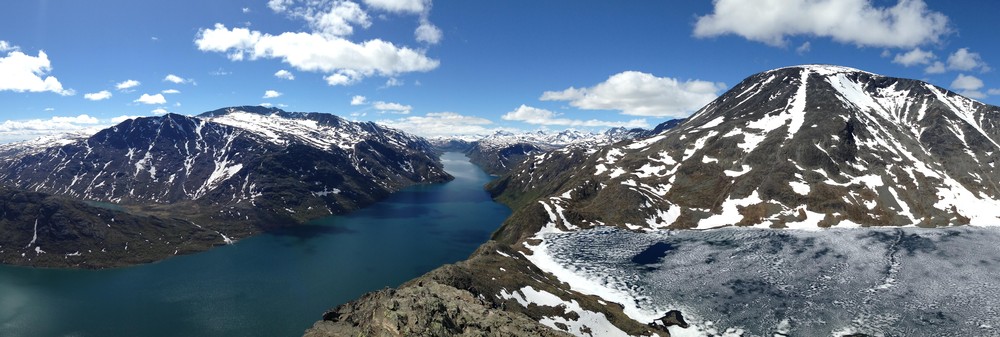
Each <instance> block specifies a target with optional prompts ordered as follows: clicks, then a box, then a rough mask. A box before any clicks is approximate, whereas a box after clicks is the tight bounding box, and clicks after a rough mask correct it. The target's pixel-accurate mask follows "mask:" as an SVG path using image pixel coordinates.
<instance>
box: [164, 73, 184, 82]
mask: <svg viewBox="0 0 1000 337" xmlns="http://www.w3.org/2000/svg"><path fill="white" fill-rule="evenodd" d="M163 81H164V82H171V83H174V84H184V83H187V82H189V81H190V80H188V79H186V78H183V77H180V76H177V75H174V74H168V75H167V77H164V78H163Z"/></svg>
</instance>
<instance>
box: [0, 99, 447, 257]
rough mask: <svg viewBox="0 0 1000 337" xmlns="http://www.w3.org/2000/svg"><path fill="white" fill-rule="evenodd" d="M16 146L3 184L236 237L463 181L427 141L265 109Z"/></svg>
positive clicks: (138, 123)
mask: <svg viewBox="0 0 1000 337" xmlns="http://www.w3.org/2000/svg"><path fill="white" fill-rule="evenodd" d="M12 148H16V149H20V150H17V151H8V152H5V153H7V154H8V155H7V156H3V157H0V179H2V181H4V182H5V184H6V185H7V186H9V187H11V188H14V189H17V190H24V191H33V192H42V193H46V194H52V195H58V196H64V197H70V198H74V199H77V200H84V201H96V202H108V203H114V204H118V205H122V206H126V207H130V208H134V209H140V208H141V209H142V210H143V212H153V213H158V214H169V215H170V216H174V217H181V218H184V219H185V220H190V221H194V222H197V223H200V224H201V225H203V226H205V227H212V226H229V225H233V224H239V226H238V228H240V229H239V232H240V235H230V236H235V237H242V236H246V235H249V234H252V233H254V232H256V231H259V230H260V228H266V227H270V226H279V225H288V224H293V223H297V222H302V221H306V220H310V219H314V218H318V217H321V216H325V215H329V214H340V213H344V212H347V211H351V210H354V209H357V208H359V207H363V206H365V205H368V204H370V203H372V202H375V201H377V200H379V199H382V198H384V197H386V196H388V195H389V194H390V193H392V192H394V191H396V190H398V189H401V188H403V187H406V186H409V185H413V184H417V183H427V182H441V181H446V180H448V179H451V176H450V175H448V174H447V173H446V172H444V169H443V167H442V165H441V163H440V162H439V161H438V159H437V156H436V155H435V154H434V152H433V149H432V147H431V145H430V144H429V143H427V142H426V141H425V140H423V139H422V138H419V137H415V136H412V135H409V134H406V133H403V132H400V131H397V130H394V129H389V128H386V127H382V126H379V125H377V124H374V123H359V122H351V121H347V120H344V119H342V118H340V117H337V116H334V115H331V114H324V113H296V112H285V111H282V110H279V109H271V108H263V107H233V108H225V109H220V110H216V111H212V112H207V113H205V114H202V115H200V116H198V117H189V116H182V115H176V114H167V115H163V116H157V117H147V118H136V119H131V120H127V121H124V122H122V123H120V124H118V125H116V126H113V127H110V128H107V129H104V130H101V131H99V132H97V133H96V134H94V135H92V136H90V137H86V138H75V139H67V140H64V141H62V142H53V143H48V145H47V146H31V144H30V143H23V144H20V145H18V146H12ZM39 226H47V224H45V223H40V224H39ZM215 229H218V227H216V228H215ZM220 237H225V236H224V235H223V236H220ZM39 240H44V238H40V239H39Z"/></svg>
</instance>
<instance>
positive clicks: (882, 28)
mask: <svg viewBox="0 0 1000 337" xmlns="http://www.w3.org/2000/svg"><path fill="white" fill-rule="evenodd" d="M949 32H950V29H949V26H948V17H947V16H945V15H944V14H941V13H939V12H934V11H931V10H929V9H928V8H927V4H926V3H924V1H923V0H899V1H898V2H897V3H896V5H895V6H892V7H879V6H876V5H875V4H874V3H873V1H872V0H756V1H748V0H715V1H714V11H713V13H712V14H709V15H705V16H701V17H699V18H698V20H697V23H696V24H695V28H694V35H695V36H696V37H701V38H704V37H715V36H721V35H726V34H734V35H738V36H741V37H743V38H746V39H748V40H752V41H758V42H763V43H766V44H769V45H772V46H785V45H787V43H788V39H787V38H788V37H790V36H817V37H829V38H831V39H833V40H834V41H838V42H841V43H848V44H855V45H858V46H869V47H897V48H907V47H916V46H918V45H922V44H926V43H933V42H938V41H940V39H941V36H942V35H945V34H948V33H949Z"/></svg>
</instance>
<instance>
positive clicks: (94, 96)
mask: <svg viewBox="0 0 1000 337" xmlns="http://www.w3.org/2000/svg"><path fill="white" fill-rule="evenodd" d="M83 98H85V99H88V100H91V101H101V100H106V99H108V98H111V92H110V91H107V90H101V91H98V92H92V93H87V94H83Z"/></svg>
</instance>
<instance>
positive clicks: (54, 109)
mask: <svg viewBox="0 0 1000 337" xmlns="http://www.w3.org/2000/svg"><path fill="white" fill-rule="evenodd" d="M45 111H56V108H45Z"/></svg>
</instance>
